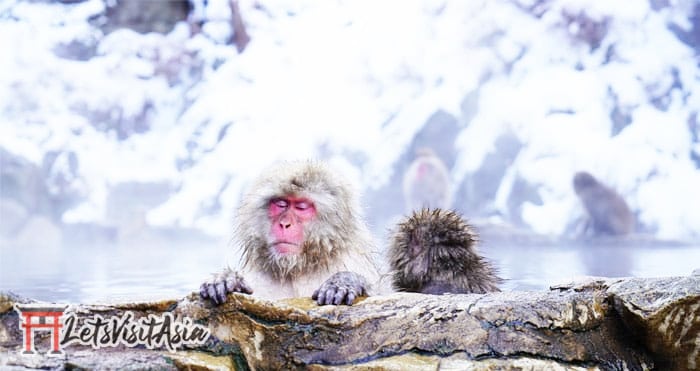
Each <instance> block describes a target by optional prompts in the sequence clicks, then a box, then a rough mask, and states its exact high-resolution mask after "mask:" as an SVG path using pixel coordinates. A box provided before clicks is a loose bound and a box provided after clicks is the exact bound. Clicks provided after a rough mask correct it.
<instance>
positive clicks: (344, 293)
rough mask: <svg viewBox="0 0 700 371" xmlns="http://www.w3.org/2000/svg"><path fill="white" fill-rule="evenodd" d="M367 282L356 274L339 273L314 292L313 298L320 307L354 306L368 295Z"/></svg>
mask: <svg viewBox="0 0 700 371" xmlns="http://www.w3.org/2000/svg"><path fill="white" fill-rule="evenodd" d="M368 288H369V285H368V283H367V280H366V279H365V278H364V277H362V276H361V275H359V274H357V273H355V272H338V273H336V274H334V275H332V276H331V277H330V278H329V279H327V280H326V282H324V283H323V284H322V285H321V287H319V288H318V289H316V291H314V293H313V295H311V298H312V299H314V300H316V302H317V303H318V305H331V304H332V305H340V304H345V305H352V302H353V301H354V300H355V298H356V297H358V296H365V295H367V289H368Z"/></svg>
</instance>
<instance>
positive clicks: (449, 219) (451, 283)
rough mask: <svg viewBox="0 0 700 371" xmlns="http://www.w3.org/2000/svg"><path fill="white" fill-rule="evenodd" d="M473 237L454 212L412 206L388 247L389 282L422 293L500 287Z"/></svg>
mask: <svg viewBox="0 0 700 371" xmlns="http://www.w3.org/2000/svg"><path fill="white" fill-rule="evenodd" d="M477 243H478V236H477V234H476V232H475V231H474V229H473V228H472V227H471V226H470V225H469V224H467V223H466V222H465V221H464V220H463V219H462V218H461V217H460V216H459V215H458V214H457V213H455V212H453V211H449V210H442V209H422V210H420V211H415V212H413V214H412V215H411V216H410V217H408V218H405V219H404V220H403V221H401V222H400V223H399V224H398V227H397V230H396V231H395V232H394V236H393V239H392V241H391V244H390V246H389V263H390V265H391V269H392V276H393V277H392V278H393V286H394V289H395V290H398V291H409V292H420V293H425V294H443V293H448V292H449V293H486V292H493V291H500V290H499V288H498V284H500V283H501V282H502V280H501V279H500V278H499V277H498V276H497V275H496V270H495V268H493V267H492V266H491V265H490V263H489V262H488V261H486V259H484V258H483V257H481V256H480V255H479V254H478V253H477V251H476V248H475V246H476V244H477Z"/></svg>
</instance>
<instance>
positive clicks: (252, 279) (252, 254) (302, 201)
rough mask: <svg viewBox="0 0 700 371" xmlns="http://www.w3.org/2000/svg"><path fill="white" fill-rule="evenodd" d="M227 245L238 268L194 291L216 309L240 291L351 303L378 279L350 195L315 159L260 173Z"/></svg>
mask: <svg viewBox="0 0 700 371" xmlns="http://www.w3.org/2000/svg"><path fill="white" fill-rule="evenodd" d="M234 240H235V242H236V243H237V244H238V247H240V248H241V251H242V258H241V262H242V263H243V264H242V268H241V270H240V271H234V270H231V269H230V268H227V269H225V270H224V271H223V272H222V273H220V274H218V275H216V276H215V277H214V278H213V279H212V280H211V281H209V282H205V283H204V284H202V286H201V288H200V296H201V297H202V298H205V299H206V298H209V299H211V300H212V301H214V302H215V303H216V304H220V303H222V302H224V301H225V300H226V296H227V294H228V293H231V292H242V293H246V294H252V293H255V295H256V296H259V297H261V298H265V299H272V300H275V299H282V298H290V297H299V296H309V295H311V296H312V298H313V299H315V300H316V301H317V303H318V304H319V305H326V304H335V305H338V304H347V305H351V304H352V302H353V300H354V299H355V298H356V297H358V296H363V295H367V292H368V289H369V283H370V282H371V283H376V282H377V281H378V279H379V273H378V270H377V268H376V265H375V261H374V259H373V254H374V251H373V250H374V244H373V241H372V239H371V237H370V234H369V231H368V228H367V226H366V225H365V223H364V221H363V219H362V215H361V214H360V208H359V205H358V201H357V199H356V195H355V192H354V190H353V189H352V187H351V186H350V185H349V183H347V182H346V181H345V180H344V179H342V178H341V177H339V176H338V175H336V174H334V173H332V172H331V171H330V170H329V169H328V168H327V167H326V166H325V165H323V164H321V163H319V162H313V161H298V162H284V163H280V164H278V165H276V166H273V167H272V168H270V169H268V170H267V171H266V172H264V173H263V174H262V175H261V176H260V177H259V178H258V179H257V181H256V182H254V184H253V186H252V188H251V189H250V191H249V192H248V194H247V195H246V196H245V198H244V199H243V201H242V204H241V206H240V207H239V209H238V211H237V215H236V218H235V229H234Z"/></svg>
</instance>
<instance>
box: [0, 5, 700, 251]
mask: <svg viewBox="0 0 700 371" xmlns="http://www.w3.org/2000/svg"><path fill="white" fill-rule="evenodd" d="M145 3H149V4H157V3H158V2H156V1H144V2H142V4H145ZM161 3H162V2H161ZM176 3H177V2H176V1H171V2H170V4H171V5H172V6H171V7H172V8H175V5H177V4H176ZM118 4H119V3H118V2H115V1H104V2H103V1H102V0H86V1H63V2H60V1H53V2H52V1H17V0H0V46H1V49H2V50H3V52H2V56H0V65H1V68H0V156H1V157H0V158H1V161H2V168H1V169H0V170H2V189H0V190H1V191H2V192H1V196H2V197H1V198H0V200H1V201H2V202H0V212H1V214H0V216H1V217H2V222H1V224H2V227H1V228H0V232H1V233H0V242H2V245H3V251H2V253H3V254H6V256H7V254H8V253H9V252H11V251H12V249H14V248H18V247H20V246H24V245H32V244H41V245H42V246H46V245H52V244H55V245H60V244H62V243H65V241H66V240H69V241H72V240H80V239H81V238H82V239H83V242H85V241H87V242H90V243H93V244H98V243H100V241H107V242H114V241H117V243H119V242H123V241H128V240H129V238H130V236H132V237H133V236H142V235H143V234H144V233H145V232H144V231H148V230H158V231H160V232H159V233H164V234H167V235H169V236H173V235H176V236H182V235H187V236H191V235H194V234H201V235H202V236H213V237H214V238H227V237H229V234H230V225H231V218H232V212H233V211H234V209H235V207H236V206H237V205H238V203H239V201H240V197H241V195H242V193H243V192H244V191H245V190H246V187H247V186H248V185H249V183H250V181H251V179H252V178H253V177H254V176H255V175H257V174H258V172H259V171H260V169H261V168H263V167H265V166H267V165H269V164H270V163H272V162H274V161H277V160H281V159H290V158H307V157H314V158H322V159H325V160H328V161H329V162H331V163H332V164H334V165H335V166H336V167H337V168H339V169H340V170H341V171H342V172H344V173H345V174H346V175H347V176H348V177H350V178H351V179H352V180H353V182H355V183H356V184H357V186H358V187H359V188H360V189H361V190H362V193H363V196H362V200H363V203H364V204H365V207H366V212H367V218H368V220H369V222H370V224H371V225H372V228H373V230H374V231H375V233H376V235H377V238H378V240H380V241H382V240H383V239H384V237H385V234H386V230H387V228H389V227H390V226H391V225H392V223H393V222H394V221H395V220H396V217H398V216H399V215H401V214H402V213H403V212H404V209H403V204H402V202H403V199H402V195H401V185H400V184H401V177H402V176H403V171H404V170H405V169H406V167H407V166H408V163H409V162H410V160H411V159H412V156H413V151H414V150H415V148H417V147H420V146H430V147H433V148H434V149H435V150H436V152H437V153H438V154H439V155H440V156H441V157H442V159H443V160H444V161H445V162H446V164H447V165H448V167H449V168H450V171H451V177H452V180H453V189H452V191H453V194H454V197H453V200H454V205H453V206H454V208H455V209H457V210H459V211H460V212H462V213H463V214H464V215H465V216H466V217H468V218H473V219H475V220H488V221H489V222H493V223H503V224H507V225H511V226H514V227H517V228H521V229H524V230H528V231H532V232H535V233H538V234H544V235H552V236H567V235H570V234H571V233H572V226H573V225H575V224H576V221H577V220H580V218H581V215H582V212H583V210H582V207H581V205H580V203H579V201H578V199H577V198H576V196H575V194H574V192H573V188H572V184H571V180H572V177H573V174H574V173H575V172H577V171H580V170H586V171H589V172H591V173H592V174H594V175H595V176H596V177H597V178H599V179H600V180H601V181H603V182H604V183H606V184H608V185H610V186H611V187H613V188H615V189H616V190H617V191H618V192H620V193H621V194H622V195H623V196H624V197H625V199H626V200H627V202H628V203H629V204H630V207H631V208H632V210H633V211H634V213H635V214H636V216H637V219H638V230H639V231H640V232H643V233H647V234H651V235H653V236H655V237H656V238H659V239H666V240H683V241H698V240H699V239H700V212H699V211H698V210H700V197H698V191H699V190H700V124H699V122H700V118H699V117H698V110H700V69H699V67H698V66H699V63H700V57H699V56H698V55H699V53H700V2H698V1H691V0H651V1H646V0H644V1H642V0H634V1H624V2H620V1H611V2H603V1H595V0H511V1H506V0H501V1H487V0H483V1H382V2H377V1H311V0H308V1H264V0H260V1H252V0H240V1H239V5H240V14H241V16H242V18H243V21H244V23H245V27H246V32H247V34H248V35H249V36H250V42H249V44H248V45H247V46H246V47H245V49H244V50H243V52H241V53H239V52H238V51H237V50H236V47H235V46H233V45H231V44H230V43H229V42H228V40H229V39H230V37H231V36H232V35H231V33H232V30H231V27H230V26H229V22H230V18H231V17H230V14H231V13H230V9H229V6H228V2H227V1H225V0H209V1H208V2H207V4H206V6H205V5H204V4H203V3H200V2H197V3H196V4H195V5H196V7H195V8H194V10H193V11H192V13H191V14H190V15H189V18H190V20H192V19H197V20H201V21H203V23H202V27H201V32H198V33H193V32H192V30H191V27H190V25H189V24H188V23H187V22H186V21H185V18H186V17H187V14H186V13H184V15H183V13H182V12H181V13H177V12H175V13H174V14H175V15H173V19H171V21H172V22H171V24H170V25H169V26H168V27H166V28H165V29H162V27H161V29H159V31H161V32H147V31H152V29H148V24H147V25H146V26H145V27H146V29H138V27H131V28H126V27H123V25H122V24H120V23H119V20H118V19H117V17H115V16H114V14H115V13H114V12H115V10H114V9H118V7H117V5H118ZM175 10H177V9H175ZM110 12H111V13H110ZM143 12H144V14H145V13H146V10H144V11H143ZM160 13H161V14H163V13H165V12H163V11H161V12H160ZM168 14H169V13H168ZM110 15H111V16H110ZM166 16H167V14H166ZM178 17H180V19H178ZM123 22H127V21H123ZM133 23H134V22H132V25H133ZM141 26H143V24H141ZM151 26H152V25H151ZM183 231H184V232H183ZM178 233H180V234H178Z"/></svg>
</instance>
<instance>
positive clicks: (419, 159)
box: [403, 147, 452, 213]
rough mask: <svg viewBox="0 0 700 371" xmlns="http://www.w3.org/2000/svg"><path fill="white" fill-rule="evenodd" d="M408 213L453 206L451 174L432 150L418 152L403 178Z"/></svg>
mask: <svg viewBox="0 0 700 371" xmlns="http://www.w3.org/2000/svg"><path fill="white" fill-rule="evenodd" d="M403 194H404V201H405V206H406V212H409V213H410V212H412V211H413V210H420V209H421V208H424V207H433V208H442V209H447V208H449V207H450V206H451V204H452V193H451V187H450V173H449V171H448V170H447V167H446V166H445V164H444V163H443V162H442V160H441V159H440V158H439V157H438V156H437V155H436V154H435V152H433V150H432V149H430V148H427V147H423V148H419V149H418V150H416V158H415V159H414V160H413V162H412V163H411V165H410V166H409V167H408V169H407V170H406V173H405V174H404V177H403Z"/></svg>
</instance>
